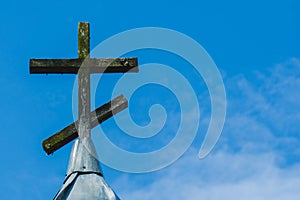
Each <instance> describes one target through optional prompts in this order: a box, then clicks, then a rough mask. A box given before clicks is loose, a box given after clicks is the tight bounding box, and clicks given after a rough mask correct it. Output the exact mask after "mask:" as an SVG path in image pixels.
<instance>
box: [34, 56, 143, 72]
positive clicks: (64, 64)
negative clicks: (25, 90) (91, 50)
mask: <svg viewBox="0 0 300 200" xmlns="http://www.w3.org/2000/svg"><path fill="white" fill-rule="evenodd" d="M83 61H84V59H82V58H77V59H30V73H31V74H77V73H78V70H79V68H80V66H81V65H82V63H83ZM85 63H88V65H89V66H88V68H89V70H90V73H125V72H138V59H137V58H100V59H99V58H89V59H88V58H87V60H86V61H85Z"/></svg>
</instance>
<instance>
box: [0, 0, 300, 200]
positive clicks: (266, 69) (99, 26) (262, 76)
mask: <svg viewBox="0 0 300 200" xmlns="http://www.w3.org/2000/svg"><path fill="white" fill-rule="evenodd" d="M299 9H300V4H299V2H298V1H296V0H293V1H292V0H286V1H264V2H262V1H258V0H253V1H233V0H229V1H196V0H193V1H192V0H187V1H183V2H176V1H165V0H160V1H157V0H153V1H148V2H145V1H102V0H101V1H85V2H84V3H83V1H76V0H73V1H63V2H62V1H57V0H52V1H48V0H46V1H14V0H12V1H7V2H2V5H1V8H0V16H1V19H2V21H1V25H0V28H1V29H0V38H1V39H2V40H1V48H0V64H1V69H2V73H1V75H0V83H1V84H0V92H1V94H2V96H1V99H0V107H1V111H2V117H1V118H0V125H1V129H2V139H1V140H0V141H1V145H0V146H1V147H0V148H1V151H0V153H1V158H2V162H1V166H0V171H1V179H2V181H1V183H0V197H1V199H51V198H52V197H53V196H54V195H55V193H56V192H57V191H58V189H59V188H60V186H61V184H62V182H63V180H64V175H65V172H66V169H67V164H68V159H69V153H70V150H71V146H72V145H71V144H69V145H67V146H66V147H64V148H62V149H60V150H59V151H57V152H56V153H54V154H53V155H51V156H46V154H45V153H44V152H43V150H42V147H41V141H42V140H43V139H45V138H47V137H48V136H50V135H52V134H53V133H55V132H56V131H58V130H60V129H61V128H63V127H65V126H66V125H68V124H69V123H70V122H72V121H73V116H72V89H73V84H74V80H75V76H74V75H48V76H46V75H30V74H29V59H30V58H71V57H74V58H75V57H77V23H78V22H80V21H88V22H89V23H90V26H91V48H94V47H95V46H97V45H98V44H99V43H100V42H101V41H103V40H105V39H107V38H108V37H110V36H112V35H114V34H117V33H120V32H122V31H125V30H128V29H133V28H139V27H149V26H150V27H164V28H169V29H173V30H176V31H179V32H182V33H184V34H186V35H188V36H189V37H191V38H193V39H194V40H196V41H197V42H198V43H199V44H201V45H202V46H203V47H204V48H205V49H206V51H207V52H208V53H209V55H210V56H211V57H212V59H213V60H214V62H215V63H216V65H217V66H218V68H219V70H220V72H221V75H222V78H223V81H224V85H225V89H226V94H227V117H226V122H225V125H224V129H223V133H222V135H221V137H220V140H219V142H218V143H217V145H216V146H215V148H214V150H213V152H212V153H211V154H210V155H209V156H208V157H206V158H205V159H203V160H199V159H198V157H197V154H198V150H199V148H200V145H201V143H202V140H203V138H204V134H205V131H206V130H207V126H208V121H209V116H210V113H211V111H210V102H209V94H208V91H207V89H206V87H205V83H204V81H203V80H202V79H201V77H199V76H198V75H197V74H195V72H194V71H193V70H192V69H191V68H190V66H188V64H185V63H184V62H183V61H182V60H180V59H178V58H176V57H174V55H170V54H168V53H166V52H160V51H154V50H144V51H137V52H131V53H130V54H129V55H130V56H138V57H139V62H140V63H141V64H145V63H147V62H159V63H163V64H168V65H170V66H172V67H174V68H175V69H176V70H179V71H180V70H181V71H180V72H181V73H182V74H184V75H185V76H188V77H189V80H190V81H191V84H192V85H193V88H194V89H195V90H196V92H197V97H198V100H199V102H200V104H201V105H200V110H201V119H200V126H199V131H198V134H197V137H196V139H195V141H194V143H193V145H192V146H191V147H190V148H189V149H188V151H187V152H186V153H185V154H184V156H182V157H181V158H180V159H179V160H178V161H176V162H175V163H174V164H173V165H171V166H168V167H166V168H164V169H162V170H160V171H156V172H152V173H146V174H129V173H124V172H119V171H116V170H114V169H111V168H109V167H106V166H105V165H103V171H104V175H105V177H106V180H107V182H108V183H109V184H110V185H111V186H112V188H113V189H114V190H115V191H116V193H117V194H118V195H119V196H120V197H121V198H122V199H130V200H138V199H241V198H242V199H246V200H247V199H256V200H257V199H275V200H281V199H299V197H300V192H299V185H300V149H299V146H300V135H299V128H300V127H299V119H300V115H299V112H298V111H299V109H300V103H299V100H300V99H299V95H298V92H299V90H300V51H299V50H300V49H299V46H300V39H299V35H300V28H299V19H300V16H299V15H300V14H299ZM181 66H185V67H187V68H185V69H184V70H182V69H181V68H180V67H181ZM120 77H121V76H120V75H108V76H106V77H105V78H104V80H103V84H102V85H101V88H97V97H96V103H95V104H96V105H101V104H102V103H105V102H107V101H108V100H109V99H110V95H111V90H112V89H113V86H114V83H115V82H116V81H117V80H118V79H119V78H120ZM157 94H159V95H157ZM154 103H161V104H162V105H164V106H165V108H166V111H167V114H168V117H171V118H168V120H167V121H166V127H164V129H163V130H162V132H161V133H160V134H159V135H157V136H156V137H155V138H151V139H150V141H147V140H139V139H132V138H130V137H126V135H124V133H123V132H122V131H121V130H120V129H118V127H116V126H115V125H116V124H115V123H114V120H112V119H111V120H108V121H107V122H105V123H103V125H102V128H103V129H105V130H110V131H111V133H112V134H111V135H110V136H108V137H109V138H110V139H111V140H112V141H114V142H116V143H117V144H118V145H120V146H121V147H123V148H125V149H127V150H136V151H138V152H145V151H149V150H155V149H157V148H159V147H162V146H163V145H165V144H166V143H167V142H168V141H170V139H171V138H172V137H173V136H174V133H175V132H176V128H177V127H178V123H179V119H178V116H179V115H180V113H179V109H178V108H179V107H178V105H176V103H177V101H176V99H175V97H174V95H172V94H171V93H170V91H168V90H166V89H164V88H161V87H160V86H157V85H156V86H152V88H151V86H145V87H143V88H140V89H139V90H138V91H136V93H135V94H134V96H133V97H132V101H131V102H130V103H129V107H130V108H129V109H130V110H131V111H132V118H133V119H134V120H135V121H136V123H137V124H140V125H144V124H145V123H147V122H149V117H148V115H147V112H148V109H149V107H150V106H151V104H154ZM152 139H153V140H152Z"/></svg>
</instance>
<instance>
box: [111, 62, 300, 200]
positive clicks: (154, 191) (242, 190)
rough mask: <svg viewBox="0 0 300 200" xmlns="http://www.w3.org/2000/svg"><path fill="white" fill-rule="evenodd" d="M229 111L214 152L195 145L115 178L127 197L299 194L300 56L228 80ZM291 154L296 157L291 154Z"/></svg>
mask: <svg viewBox="0 0 300 200" xmlns="http://www.w3.org/2000/svg"><path fill="white" fill-rule="evenodd" d="M226 88H227V95H228V112H227V121H226V124H225V128H224V132H223V134H222V136H221V138H220V141H219V143H218V145H217V148H216V149H215V151H214V152H213V153H212V154H211V155H210V156H208V157H207V158H205V159H204V160H198V159H197V150H196V149H192V150H190V151H189V152H188V153H186V154H185V156H184V157H183V158H182V159H180V160H178V161H177V162H176V163H175V164H174V165H172V166H170V167H168V168H165V169H163V170H162V171H159V172H156V173H151V174H144V175H124V176H122V177H121V178H120V179H119V180H117V181H116V182H115V183H113V186H114V188H116V189H117V188H119V190H117V193H118V194H120V196H121V198H123V199H130V200H140V199H143V200H148V199H158V200H159V199H174V200H177V199H178V200H179V199H180V200H181V199H185V200H189V199H206V200H210V199H212V200H215V199H216V200H220V199H222V200H223V199H224V200H227V199H230V200H232V199H243V200H247V199H249V200H250V199H251V200H253V199H255V200H260V199H272V200H293V199H299V198H300V190H299V185H300V150H299V146H300V135H299V131H298V130H299V128H300V124H299V119H300V115H299V114H298V113H299V108H300V101H299V100H300V99H299V95H297V94H298V93H299V91H300V60H298V59H295V58H293V59H291V60H289V61H287V62H285V63H283V64H279V65H277V66H275V67H273V68H272V69H271V70H270V71H267V72H258V71H257V72H255V73H254V74H252V75H251V76H250V77H249V76H248V75H247V76H245V75H238V76H236V77H233V78H228V79H227V80H226ZM290 157H292V158H290Z"/></svg>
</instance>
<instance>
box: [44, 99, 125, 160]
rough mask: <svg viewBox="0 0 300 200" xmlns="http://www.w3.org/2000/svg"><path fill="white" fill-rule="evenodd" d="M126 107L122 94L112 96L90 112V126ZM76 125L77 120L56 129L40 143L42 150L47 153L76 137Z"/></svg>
mask: <svg viewBox="0 0 300 200" xmlns="http://www.w3.org/2000/svg"><path fill="white" fill-rule="evenodd" d="M127 107H128V101H127V99H126V98H125V97H124V96H123V95H120V96H118V97H116V98H114V99H113V100H112V101H110V102H108V103H106V104H104V105H102V106H100V107H99V108H97V109H96V110H94V111H92V112H91V113H90V117H91V125H90V126H91V128H93V127H95V126H97V125H98V124H101V123H102V122H103V121H105V120H107V119H109V118H110V117H112V116H113V115H115V114H117V113H119V112H120V111H122V110H124V109H125V108H127ZM77 125H78V121H76V122H74V123H72V124H70V125H69V126H67V127H66V128H64V129H62V130H60V131H58V132H57V133H55V134H54V135H52V136H51V137H49V138H47V139H46V140H44V141H43V143H42V145H43V149H44V151H45V152H46V153H47V154H48V155H49V154H51V153H53V152H55V151H56V150H58V149H59V148H61V147H63V146H64V145H66V144H67V143H69V142H71V141H72V140H74V139H76V138H77V137H78V132H77Z"/></svg>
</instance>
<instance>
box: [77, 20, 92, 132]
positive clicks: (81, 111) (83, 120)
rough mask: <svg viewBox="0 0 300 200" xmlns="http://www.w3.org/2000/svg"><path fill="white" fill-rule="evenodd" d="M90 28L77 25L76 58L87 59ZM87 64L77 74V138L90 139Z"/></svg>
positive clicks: (82, 24)
mask: <svg viewBox="0 0 300 200" xmlns="http://www.w3.org/2000/svg"><path fill="white" fill-rule="evenodd" d="M89 54H90V26H89V23H86V22H80V23H79V24H78V58H82V59H84V58H89ZM87 64H88V63H87V62H83V65H82V66H81V67H82V69H80V70H79V72H78V121H79V123H78V135H79V138H84V137H90V136H91V127H90V110H91V105H90V73H89V70H88V66H86V65H87Z"/></svg>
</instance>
